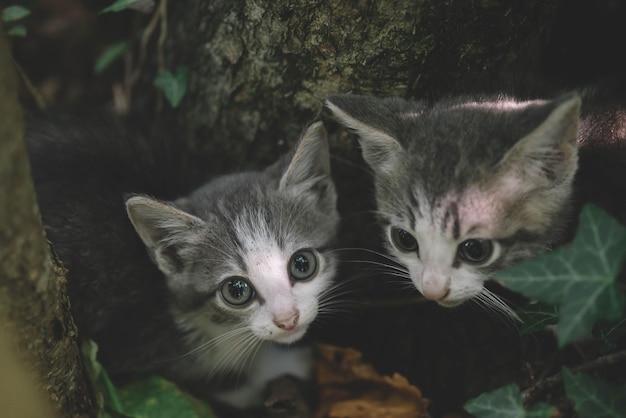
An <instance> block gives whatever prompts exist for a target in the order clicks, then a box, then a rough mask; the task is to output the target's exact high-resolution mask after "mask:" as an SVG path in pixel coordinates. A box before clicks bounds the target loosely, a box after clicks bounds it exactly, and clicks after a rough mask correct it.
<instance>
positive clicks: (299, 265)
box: [289, 250, 317, 281]
mask: <svg viewBox="0 0 626 418" xmlns="http://www.w3.org/2000/svg"><path fill="white" fill-rule="evenodd" d="M316 271H317V257H316V256H315V253H314V252H313V251H311V250H299V251H296V252H295V253H294V254H293V255H292V256H291V260H289V275H290V276H291V279H292V280H295V281H302V280H308V279H309V278H311V277H312V276H313V275H314V274H315V272H316Z"/></svg>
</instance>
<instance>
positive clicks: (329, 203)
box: [278, 122, 337, 210]
mask: <svg viewBox="0 0 626 418" xmlns="http://www.w3.org/2000/svg"><path fill="white" fill-rule="evenodd" d="M278 188H279V190H281V191H287V192H290V193H293V194H294V195H296V196H302V197H307V196H310V197H312V198H313V199H314V201H315V202H317V203H318V204H321V205H322V207H323V208H324V210H335V204H336V200H337V194H336V192H335V187H334V184H333V180H332V178H331V175H330V152H329V149H328V138H327V135H326V129H325V128H324V124H323V123H322V122H315V123H313V124H312V125H311V126H309V127H308V128H307V129H306V130H305V131H304V133H303V134H302V137H301V138H300V141H299V142H298V146H297V147H296V149H295V151H294V153H293V156H292V157H291V161H290V162H289V165H288V166H287V168H286V169H285V171H284V172H283V174H282V176H281V178H280V183H279V185H278Z"/></svg>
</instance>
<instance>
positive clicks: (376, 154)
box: [326, 94, 404, 174]
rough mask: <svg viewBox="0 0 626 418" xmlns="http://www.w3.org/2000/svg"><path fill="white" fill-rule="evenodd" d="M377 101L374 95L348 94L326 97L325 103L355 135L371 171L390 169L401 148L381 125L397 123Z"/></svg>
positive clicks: (384, 172)
mask: <svg viewBox="0 0 626 418" xmlns="http://www.w3.org/2000/svg"><path fill="white" fill-rule="evenodd" d="M381 103H383V101H381V100H377V99H374V98H370V97H365V96H356V95H349V94H346V95H340V96H332V97H329V98H327V99H326V107H327V108H328V109H329V110H330V111H331V112H332V114H333V115H334V116H335V118H336V119H337V120H338V121H339V122H340V123H341V124H343V125H344V126H346V127H347V128H348V129H350V130H351V131H353V132H354V133H355V134H357V135H358V136H359V143H360V144H361V149H362V150H363V159H364V160H365V161H366V162H367V163H368V164H369V166H370V167H371V168H372V169H373V170H374V171H376V172H378V173H382V174H388V173H390V172H392V171H394V169H395V167H396V164H397V163H398V161H400V158H401V156H402V155H403V154H404V149H403V147H402V145H400V143H399V142H398V141H397V140H396V139H394V138H393V137H392V136H391V135H389V134H388V133H386V132H385V130H383V129H382V128H381V126H388V125H396V124H398V123H399V121H397V120H395V118H394V117H393V115H392V114H390V112H389V111H388V109H387V108H386V107H385V106H381ZM392 128H393V126H392Z"/></svg>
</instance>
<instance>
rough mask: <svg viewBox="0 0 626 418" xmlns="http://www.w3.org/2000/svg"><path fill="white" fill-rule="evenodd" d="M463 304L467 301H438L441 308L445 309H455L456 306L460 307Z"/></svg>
mask: <svg viewBox="0 0 626 418" xmlns="http://www.w3.org/2000/svg"><path fill="white" fill-rule="evenodd" d="M463 302H465V299H462V300H438V301H437V303H438V304H439V306H443V307H444V308H454V307H456V306H459V305H460V304H462V303H463Z"/></svg>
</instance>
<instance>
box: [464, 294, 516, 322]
mask: <svg viewBox="0 0 626 418" xmlns="http://www.w3.org/2000/svg"><path fill="white" fill-rule="evenodd" d="M472 301H474V302H475V303H477V304H478V305H479V306H482V307H484V308H485V309H486V310H487V312H493V313H495V314H496V315H498V316H499V317H501V318H503V319H505V322H507V323H510V324H516V323H521V322H522V320H521V319H520V317H519V316H518V315H517V313H516V312H515V311H514V310H513V309H512V308H511V307H510V306H509V305H507V304H506V303H504V301H503V300H502V299H501V298H500V297H499V296H497V295H496V294H495V293H493V292H492V291H490V290H489V289H487V288H483V289H482V290H481V292H480V293H479V294H478V295H476V296H475V297H474V298H472Z"/></svg>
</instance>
